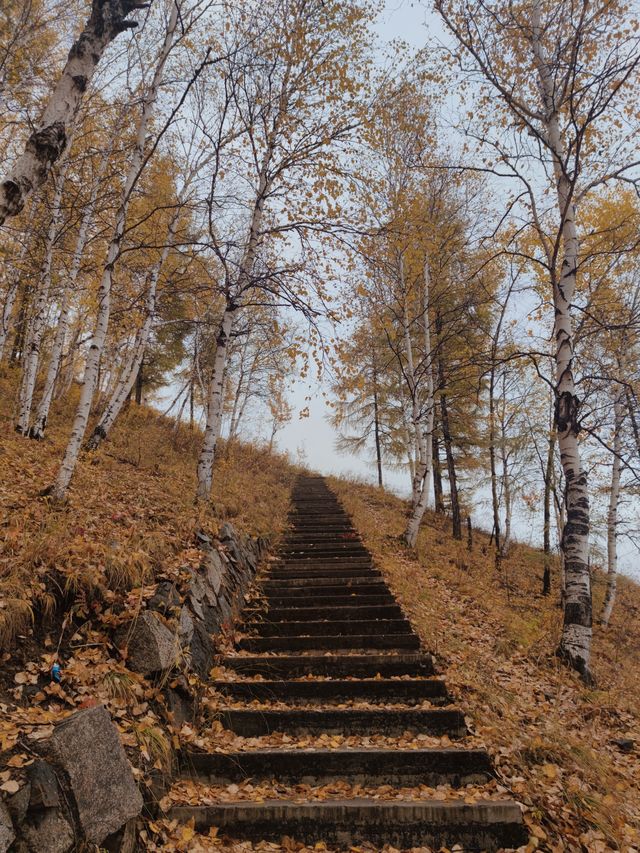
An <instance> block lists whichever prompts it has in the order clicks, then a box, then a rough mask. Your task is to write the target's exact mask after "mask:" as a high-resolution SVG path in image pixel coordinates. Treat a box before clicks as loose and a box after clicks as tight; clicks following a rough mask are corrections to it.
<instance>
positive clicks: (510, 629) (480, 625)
mask: <svg viewBox="0 0 640 853" xmlns="http://www.w3.org/2000/svg"><path fill="white" fill-rule="evenodd" d="M331 485H332V487H333V488H334V489H335V490H336V492H337V493H338V494H339V495H340V497H341V499H342V501H343V503H344V505H345V507H346V508H347V510H348V511H349V512H350V513H351V514H352V515H353V518H354V522H355V524H356V526H357V527H358V529H359V530H360V532H361V533H362V535H363V538H364V540H365V542H366V544H367V546H368V547H369V548H370V550H371V551H372V553H373V554H374V556H375V558H376V559H377V561H378V563H379V565H380V566H381V568H382V569H383V570H384V571H385V574H386V576H387V579H388V581H389V583H390V585H391V587H392V588H393V590H394V592H395V593H396V594H397V596H398V598H399V599H400V602H401V604H402V605H403V607H404V609H405V611H406V612H407V614H408V615H409V617H410V618H411V619H412V621H413V624H414V626H415V627H416V629H417V630H418V632H419V633H420V634H421V636H422V638H423V640H424V642H425V645H426V646H427V647H428V648H430V649H432V650H433V651H434V652H435V653H436V654H437V655H438V658H439V661H440V663H441V665H442V667H443V669H444V670H445V672H446V678H447V681H448V683H449V684H450V686H451V687H452V688H454V690H455V692H456V694H457V697H458V699H459V701H460V704H461V705H462V706H463V708H464V710H465V712H466V713H467V715H468V718H469V719H470V721H471V723H472V726H473V730H474V731H475V732H476V733H477V734H479V735H480V736H481V737H483V738H484V740H485V741H486V743H487V745H488V747H489V748H490V750H491V751H492V753H493V756H494V759H495V761H496V764H497V766H498V768H499V770H500V774H501V777H502V779H503V780H504V782H505V784H507V785H508V786H509V787H510V788H511V790H512V791H513V792H514V794H515V796H516V797H517V798H518V800H519V801H520V802H522V803H524V804H525V805H526V806H527V809H528V813H527V820H528V821H529V822H530V824H531V825H532V826H535V827H536V831H537V832H538V834H539V836H540V837H539V839H538V842H537V843H538V845H539V849H545V850H554V851H556V850H558V851H560V850H587V851H594V853H597V851H605V850H623V851H629V852H630V853H631V851H633V850H635V849H636V847H637V845H638V843H639V842H640V786H639V785H638V778H640V756H639V750H640V678H639V673H640V630H639V629H640V588H639V587H638V586H637V585H636V584H634V583H633V582H631V581H629V580H627V579H624V578H621V579H620V589H619V600H618V604H617V606H616V610H615V611H614V616H613V619H612V623H611V627H610V628H609V629H608V630H606V631H605V630H603V629H601V628H600V627H598V626H596V627H595V629H594V671H595V675H596V679H597V688H596V689H587V688H585V687H584V686H583V685H582V684H581V682H580V681H579V680H578V679H577V678H576V677H574V675H573V674H572V673H570V672H568V671H567V670H566V669H565V668H564V667H563V666H562V665H560V664H559V663H558V661H557V659H556V657H555V654H554V651H555V647H556V644H557V641H558V637H559V631H560V625H561V612H560V609H559V608H558V606H557V597H556V596H550V597H549V598H543V597H542V596H541V595H540V587H541V580H540V578H541V575H542V555H541V553H540V552H538V551H536V550H534V549H531V548H527V547H524V546H520V545H515V546H514V547H513V549H512V551H511V553H510V555H509V558H508V559H507V560H505V561H504V563H503V566H502V570H501V572H500V576H499V577H497V576H496V571H495V567H494V565H493V557H492V553H491V550H490V549H489V545H488V537H487V536H486V535H483V534H477V533H476V534H475V537H474V538H475V541H474V548H473V551H472V552H471V553H470V552H469V551H468V550H467V547H466V542H463V543H459V542H455V541H454V540H453V539H452V538H451V534H450V527H449V523H448V522H447V521H446V520H445V519H442V518H440V517H437V516H434V515H429V516H428V517H427V519H426V522H425V524H424V526H423V530H422V532H421V535H420V540H419V543H418V549H417V553H416V554H414V553H411V552H409V551H408V550H407V549H405V548H404V547H403V546H402V544H401V543H400V541H399V538H398V537H399V536H400V534H401V532H402V530H403V525H404V522H405V512H406V505H405V504H404V503H403V502H402V501H400V500H399V499H398V498H396V497H394V496H393V495H390V494H388V493H386V492H380V491H379V490H377V489H375V488H372V487H367V486H362V485H358V484H353V483H348V482H345V481H343V480H337V479H335V480H332V481H331ZM603 597H604V578H603V576H601V575H600V574H596V576H595V579H594V599H595V612H596V613H598V612H599V609H600V607H601V604H602V600H603ZM617 738H631V739H633V740H634V741H635V752H634V753H633V754H629V755H627V754H624V753H623V752H621V750H620V749H619V747H618V746H617V745H615V744H614V743H613V741H614V739H617ZM532 844H533V845H535V844H536V842H532ZM532 849H533V847H532Z"/></svg>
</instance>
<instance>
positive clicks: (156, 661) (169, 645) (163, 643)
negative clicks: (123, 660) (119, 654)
mask: <svg viewBox="0 0 640 853" xmlns="http://www.w3.org/2000/svg"><path fill="white" fill-rule="evenodd" d="M116 645H118V646H119V647H122V646H125V645H126V646H127V648H128V656H127V666H128V667H130V669H133V670H135V671H136V672H141V673H142V674H143V675H150V674H151V673H153V672H161V671H162V670H165V669H171V668H172V667H173V666H174V665H175V663H176V659H177V657H178V651H179V645H178V642H177V637H176V636H175V634H174V633H173V632H172V631H170V630H169V628H167V626H166V625H165V624H164V622H162V620H161V619H160V618H159V616H157V615H156V614H155V613H151V612H149V611H145V612H144V613H141V614H140V615H139V616H138V617H137V618H136V619H135V620H134V621H133V622H131V623H129V624H128V625H126V626H124V627H122V628H120V629H119V630H118V632H117V633H116Z"/></svg>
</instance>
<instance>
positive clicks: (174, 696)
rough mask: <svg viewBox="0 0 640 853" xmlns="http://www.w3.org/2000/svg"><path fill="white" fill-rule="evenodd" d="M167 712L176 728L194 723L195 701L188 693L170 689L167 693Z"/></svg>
mask: <svg viewBox="0 0 640 853" xmlns="http://www.w3.org/2000/svg"><path fill="white" fill-rule="evenodd" d="M165 697H166V702H167V710H168V711H169V713H170V714H171V719H172V721H173V724H174V725H175V726H178V727H180V726H182V725H184V723H192V722H193V718H194V708H193V699H192V698H191V697H190V696H189V694H188V693H185V692H184V691H182V690H177V689H175V688H173V687H169V688H168V689H167V691H166V693H165Z"/></svg>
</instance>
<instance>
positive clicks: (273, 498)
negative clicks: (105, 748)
mask: <svg viewBox="0 0 640 853" xmlns="http://www.w3.org/2000/svg"><path fill="white" fill-rule="evenodd" d="M13 399H14V389H13V388H12V385H11V381H10V379H7V378H6V377H4V378H3V377H0V514H1V518H2V527H1V528H0V647H2V646H3V645H4V647H7V646H8V645H9V644H10V643H13V647H12V648H11V651H5V652H4V653H3V655H2V676H1V678H0V762H1V763H4V764H5V765H6V769H3V770H2V771H0V791H4V792H6V793H11V792H12V791H13V790H15V786H16V784H19V780H20V777H21V774H22V773H23V770H24V768H25V767H26V766H27V765H28V764H29V762H30V761H31V760H32V753H31V751H30V747H29V744H30V741H31V740H33V739H35V740H37V739H38V738H40V737H45V736H46V735H47V734H48V733H49V731H50V730H51V725H52V724H53V723H54V722H55V721H56V720H58V719H60V718H61V717H63V716H65V715H67V714H68V713H70V712H72V711H73V710H76V709H77V708H80V707H87V706H89V705H91V704H94V703H95V702H96V701H100V702H104V703H105V704H106V706H107V707H108V709H109V711H110V712H111V714H112V716H113V717H114V719H116V720H117V722H118V726H119V729H120V732H121V735H122V738H123V742H124V743H125V746H127V748H128V750H129V754H130V756H131V757H132V761H133V764H134V767H135V771H134V772H135V774H136V776H137V778H138V779H139V781H140V782H141V783H142V784H143V785H144V784H148V785H151V775H152V774H151V770H154V769H155V770H160V771H162V770H166V769H168V767H169V765H170V758H171V752H172V749H173V748H174V747H177V746H179V745H180V744H182V743H191V744H196V745H198V743H199V742H200V741H201V743H200V745H202V746H206V747H208V748H214V749H220V748H223V749H224V748H226V749H229V748H232V747H233V748H238V744H237V743H233V744H229V743H227V742H226V740H225V738H226V739H227V740H228V737H227V736H228V735H229V734H230V733H225V732H224V730H221V728H220V727H217V728H216V727H215V726H214V727H212V728H211V730H210V731H209V732H208V733H207V735H206V736H204V737H203V736H202V735H200V734H198V733H197V732H195V731H194V730H193V729H190V728H189V727H182V729H180V730H177V729H175V728H172V726H171V725H170V724H169V723H168V722H167V717H166V715H165V714H164V713H163V709H162V706H161V698H160V696H161V693H160V687H161V685H158V684H154V683H151V682H149V681H145V680H144V679H143V678H142V677H140V676H138V675H136V674H134V673H131V672H130V671H129V670H127V669H126V667H125V665H124V662H123V661H122V660H119V658H118V655H117V652H116V651H115V650H114V649H113V647H112V646H111V645H110V644H109V642H108V640H107V633H108V629H109V627H110V625H111V624H112V620H113V613H114V612H115V610H117V609H118V608H122V607H137V606H139V603H140V600H141V598H142V597H143V596H145V595H147V594H149V591H150V590H152V589H153V584H154V583H155V581H156V580H158V579H160V578H163V577H166V576H170V574H171V572H172V571H174V570H176V568H177V567H178V566H180V565H184V564H191V565H196V564H197V563H198V562H199V559H200V555H199V552H198V551H197V549H196V548H195V547H194V533H195V531H196V529H203V530H205V531H208V532H211V533H213V532H215V530H216V529H217V528H218V526H219V524H220V523H222V522H223V521H226V520H229V521H231V522H232V523H233V524H234V525H235V526H236V527H237V528H238V529H239V530H241V531H243V532H244V533H248V534H252V535H258V534H260V535H265V534H266V535H269V534H270V535H272V536H276V537H277V534H278V532H279V530H281V529H282V526H283V524H284V522H285V518H286V511H287V507H288V494H289V490H290V488H291V485H292V483H293V479H294V477H295V474H296V473H297V471H296V469H295V468H294V466H292V465H289V464H288V463H287V462H286V460H285V459H283V458H282V457H279V456H270V455H268V454H267V453H266V451H264V450H260V449H256V448H251V447H248V446H240V445H234V446H231V447H226V448H223V452H222V453H221V455H220V457H219V460H218V463H217V468H216V485H215V489H214V496H213V501H212V503H211V506H210V507H208V508H206V509H204V510H198V511H196V510H195V508H194V505H193V501H192V495H193V492H194V488H195V479H194V468H195V456H196V453H197V447H198V440H199V439H198V435H197V433H195V434H194V433H191V432H189V430H188V429H186V428H183V427H181V428H180V429H179V430H178V431H177V432H176V431H174V430H173V427H172V424H171V422H170V421H168V420H166V419H163V418H161V417H160V416H158V415H157V414H156V413H154V412H153V411H151V410H149V409H144V408H142V409H139V408H137V407H135V406H133V407H131V409H130V410H129V411H128V412H127V413H126V414H125V415H124V417H123V419H122V421H121V422H120V423H119V424H118V425H117V426H116V428H115V429H114V432H113V436H112V438H111V440H110V441H109V442H108V443H106V444H105V446H104V447H103V448H102V449H101V450H99V451H98V452H97V453H94V454H89V455H86V456H85V457H84V458H83V459H82V461H81V463H80V465H79V467H78V470H77V472H76V476H75V479H74V481H73V483H72V487H71V490H70V495H69V500H68V502H67V503H66V504H65V505H64V506H54V505H51V504H50V503H49V501H48V500H47V499H46V498H42V497H40V492H41V491H42V490H43V489H44V488H45V487H46V486H47V485H48V484H49V483H50V482H51V480H52V478H53V476H54V474H55V470H56V466H57V464H58V463H59V460H60V458H61V455H62V452H63V449H64V442H65V440H66V438H67V435H68V428H69V412H68V411H60V410H58V411H54V413H53V420H52V427H51V429H50V431H49V435H48V437H47V439H46V440H45V441H44V442H43V443H35V442H31V441H28V440H25V439H23V438H21V437H19V436H17V435H16V434H15V433H14V432H13V423H12V418H11V408H12V402H13ZM330 485H331V487H332V488H333V489H335V491H336V492H337V493H338V495H339V496H340V498H341V499H342V501H343V503H344V505H345V508H346V509H347V511H348V512H350V513H351V514H352V516H353V519H354V523H355V526H356V527H357V528H358V530H359V531H360V532H361V534H362V536H363V539H364V541H365V544H366V545H367V547H368V548H369V550H370V551H371V552H372V554H373V556H374V558H375V560H376V562H377V563H378V565H379V567H380V568H381V570H382V571H383V572H384V573H385V576H386V578H387V581H388V582H389V584H390V586H391V588H392V590H393V592H394V593H395V594H396V596H397V597H398V600H399V602H400V603H401V605H402V606H403V608H404V610H405V612H406V613H407V615H408V617H409V618H410V619H411V621H412V623H413V625H414V627H415V629H416V631H417V632H418V633H419V634H420V636H421V637H422V639H423V641H424V644H425V647H426V648H427V649H428V650H430V651H432V652H434V653H435V654H436V655H437V658H438V662H439V665H440V668H441V669H442V670H443V672H444V673H445V674H446V679H447V683H448V685H449V686H450V688H451V689H452V692H453V693H454V696H455V700H456V702H457V704H459V705H460V706H461V707H462V708H463V710H464V711H465V713H466V714H467V717H468V720H469V723H470V727H471V730H472V732H473V736H474V738H476V739H477V741H478V743H479V744H480V743H482V744H484V745H486V746H487V748H488V749H489V750H490V752H491V754H492V756H493V758H494V761H495V763H496V766H497V769H498V774H499V778H498V784H499V785H500V786H501V787H503V788H505V789H507V790H509V791H511V792H513V794H514V796H515V797H516V798H517V799H518V801H519V802H521V803H522V804H523V805H524V806H525V807H526V814H525V819H526V821H527V823H528V825H529V827H530V832H531V841H530V843H529V846H528V848H527V850H528V851H533V850H534V849H539V850H546V851H565V850H566V851H574V850H575V851H581V850H582V851H588V853H591V851H593V853H605V851H609V850H621V851H624V853H633V851H635V850H640V785H639V784H638V779H640V686H639V685H640V677H639V675H640V587H638V586H637V585H635V584H633V583H632V582H631V581H627V580H626V579H623V578H621V580H620V589H619V598H618V602H617V604H616V609H615V610H614V614H613V619H612V622H611V626H610V628H609V629H608V630H606V631H605V630H603V629H601V628H600V627H598V626H596V628H595V639H594V672H595V676H596V680H597V681H596V686H595V687H592V688H586V687H584V686H583V685H582V684H581V682H580V681H579V680H578V678H577V677H575V676H574V675H573V674H572V673H570V672H569V671H567V670H566V669H565V668H564V667H563V666H562V665H561V664H559V663H558V661H557V659H556V657H555V655H554V650H555V646H556V643H557V639H558V636H559V630H560V621H561V614H560V610H559V608H558V606H557V590H554V594H553V595H552V596H549V597H548V598H544V597H542V596H541V595H540V586H541V581H540V577H541V573H542V558H541V554H540V553H539V552H538V551H536V550H534V549H531V548H527V547H524V546H520V545H514V546H513V547H512V549H511V551H510V554H509V556H508V558H507V559H505V560H504V561H503V563H502V567H501V570H500V573H499V575H496V570H495V567H494V561H493V555H492V552H491V550H490V548H489V541H488V537H487V536H486V535H485V534H482V533H476V534H475V536H474V544H473V549H472V550H471V551H468V550H467V546H466V542H463V543H460V542H456V541H454V540H453V539H452V537H451V533H450V524H449V522H448V521H447V520H446V519H444V518H442V517H438V516H434V515H431V514H429V515H428V516H427V518H426V520H425V523H424V525H423V529H422V531H421V535H420V541H419V544H418V549H417V552H415V553H411V552H409V551H407V550H406V549H405V548H404V547H403V546H402V545H401V543H400V541H399V535H400V533H401V532H402V528H403V524H404V520H405V513H406V504H405V503H403V502H402V501H401V500H400V499H398V498H396V497H395V496H393V495H391V494H389V493H387V492H383V491H380V490H378V489H375V488H373V487H369V486H364V485H362V484H358V483H353V482H348V481H345V480H339V479H331V480H330ZM554 580H555V579H554ZM594 581H595V589H594V596H595V607H596V613H598V612H599V608H600V607H601V604H602V598H603V595H604V576H601V575H600V574H599V573H598V572H596V573H595V577H594ZM61 604H62V608H61V607H60V605H61ZM16 641H17V643H16ZM55 657H59V658H61V659H62V661H63V667H64V680H63V684H62V685H56V684H52V683H51V682H50V679H49V677H48V672H49V668H50V666H51V662H52V661H53V659H54V658H55ZM220 675H221V674H220V673H217V677H220ZM207 703H215V696H214V697H206V696H205V702H204V706H205V707H206V705H207ZM231 737H232V738H233V736H231ZM330 740H336V743H327V744H321V743H319V744H318V745H319V746H328V747H329V748H330V747H331V746H332V745H333V746H340V745H341V744H340V743H339V742H338V741H339V740H340V739H330ZM627 741H631V742H632V744H631V747H630V748H631V751H630V752H626V751H625V749H626V748H627V747H628V744H627ZM267 745H270V744H267V743H265V746H267ZM231 787H234V788H237V787H238V786H231ZM240 788H241V790H239V791H236V790H234V791H230V792H227V796H231V797H232V798H234V799H235V798H237V797H238V796H240V797H246V796H252V794H251V792H250V791H245V790H244V787H243V786H240ZM263 793H264V792H261V791H260V790H257V791H255V796H256V797H259V796H261V795H262V794H263ZM324 795H325V794H324V793H323V792H320V794H319V796H324ZM147 838H148V839H149V841H148V843H147V849H166V850H171V849H174V850H194V851H198V850H237V851H249V850H252V849H254V850H265V851H267V850H271V851H273V850H302V849H304V848H302V846H301V845H296V844H294V843H293V842H288V841H287V842H283V844H282V845H274V844H266V843H265V844H261V845H256V846H255V847H252V846H251V845H250V844H241V845H239V844H236V845H231V846H229V845H227V844H226V843H225V842H224V841H223V840H221V839H218V838H215V837H211V838H202V837H199V836H197V835H195V834H194V833H193V830H191V829H190V828H189V827H175V826H171V825H168V823H167V822H165V821H160V822H159V824H158V825H156V826H152V827H151V828H150V829H149V834H148V835H147ZM152 838H153V839H155V840H154V841H153V842H152V841H151V839H152ZM316 849H327V848H326V847H324V846H323V845H318V846H317V847H316Z"/></svg>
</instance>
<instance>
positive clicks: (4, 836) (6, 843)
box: [0, 800, 16, 853]
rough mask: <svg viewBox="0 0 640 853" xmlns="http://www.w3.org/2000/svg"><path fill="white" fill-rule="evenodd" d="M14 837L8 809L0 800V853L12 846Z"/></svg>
mask: <svg viewBox="0 0 640 853" xmlns="http://www.w3.org/2000/svg"><path fill="white" fill-rule="evenodd" d="M15 837H16V834H15V832H14V831H13V821H12V820H11V815H10V814H9V809H8V808H7V807H6V806H5V804H4V803H3V802H2V800H0V853H6V851H7V850H8V849H9V847H11V845H12V844H13V840H14V838H15Z"/></svg>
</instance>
